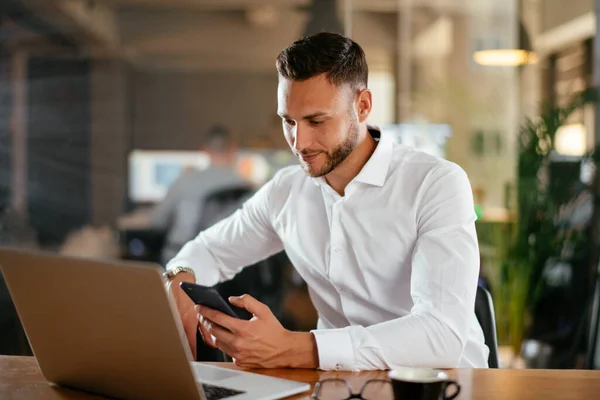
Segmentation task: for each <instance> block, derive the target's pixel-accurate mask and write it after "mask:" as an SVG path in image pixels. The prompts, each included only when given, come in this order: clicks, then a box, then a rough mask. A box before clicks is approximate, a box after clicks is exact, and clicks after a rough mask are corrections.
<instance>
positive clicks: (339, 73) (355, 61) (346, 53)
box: [277, 32, 369, 88]
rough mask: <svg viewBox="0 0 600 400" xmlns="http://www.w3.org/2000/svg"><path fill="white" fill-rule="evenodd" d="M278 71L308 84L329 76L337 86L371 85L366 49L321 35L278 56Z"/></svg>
mask: <svg viewBox="0 0 600 400" xmlns="http://www.w3.org/2000/svg"><path fill="white" fill-rule="evenodd" d="M277 71H278V72H279V75H280V76H281V77H283V78H285V79H290V80H294V81H304V80H307V79H309V78H312V77H313V76H316V75H320V74H323V73H325V74H327V78H328V79H329V81H330V82H331V83H333V84H334V85H336V86H341V85H342V84H350V85H351V86H352V87H355V88H363V87H366V86H367V79H368V76H369V67H368V65H367V59H366V57H365V53H364V51H363V49H362V48H361V47H360V46H359V45H358V44H357V43H356V42H355V41H353V40H352V39H349V38H347V37H345V36H342V35H339V34H337V33H329V32H321V33H317V34H315V35H311V36H307V37H304V38H302V39H300V40H297V41H295V42H294V43H292V45H291V46H289V47H287V48H286V49H284V50H283V51H282V52H281V53H279V55H278V56H277Z"/></svg>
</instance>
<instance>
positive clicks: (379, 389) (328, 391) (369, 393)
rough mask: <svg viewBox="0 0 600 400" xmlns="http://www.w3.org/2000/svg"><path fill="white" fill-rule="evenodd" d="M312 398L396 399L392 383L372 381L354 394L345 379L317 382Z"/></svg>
mask: <svg viewBox="0 0 600 400" xmlns="http://www.w3.org/2000/svg"><path fill="white" fill-rule="evenodd" d="M311 397H312V398H313V399H315V400H348V399H362V400H375V399H382V400H383V399H393V398H394V396H393V391H392V383H391V382H390V381H386V380H383V379H371V380H369V381H367V382H365V384H364V385H363V386H362V388H361V389H360V392H358V393H355V392H353V391H352V388H351V387H350V384H349V383H348V382H347V381H345V380H343V379H325V380H322V381H320V382H317V384H316V385H315V389H314V390H313V393H312V396H311Z"/></svg>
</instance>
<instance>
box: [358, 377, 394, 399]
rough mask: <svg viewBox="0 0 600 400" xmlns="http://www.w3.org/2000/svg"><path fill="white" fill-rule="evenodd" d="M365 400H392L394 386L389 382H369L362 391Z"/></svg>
mask: <svg viewBox="0 0 600 400" xmlns="http://www.w3.org/2000/svg"><path fill="white" fill-rule="evenodd" d="M362 398H363V399H364V400H392V399H393V398H394V393H393V392H392V384H391V383H390V382H388V381H373V382H368V383H367V384H366V385H365V386H364V387H363V389H362Z"/></svg>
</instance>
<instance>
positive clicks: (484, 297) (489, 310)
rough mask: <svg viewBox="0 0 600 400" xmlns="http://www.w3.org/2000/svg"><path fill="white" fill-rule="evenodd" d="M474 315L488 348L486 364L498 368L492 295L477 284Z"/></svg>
mask: <svg viewBox="0 0 600 400" xmlns="http://www.w3.org/2000/svg"><path fill="white" fill-rule="evenodd" d="M475 316H477V320H478V321H479V324H480V325H481V328H482V330H483V336H484V339H485V344H486V345H487V346H488V347H489V349H490V354H489V357H488V366H489V367H490V368H498V366H499V361H498V340H497V338H496V317H495V315H494V303H493V301H492V295H491V294H490V292H488V291H487V290H486V289H485V288H483V287H481V286H477V294H476V295H475Z"/></svg>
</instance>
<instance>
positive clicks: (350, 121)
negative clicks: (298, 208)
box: [277, 74, 359, 177]
mask: <svg viewBox="0 0 600 400" xmlns="http://www.w3.org/2000/svg"><path fill="white" fill-rule="evenodd" d="M355 98H356V94H355V93H354V92H353V91H352V89H351V88H350V87H349V86H347V85H343V86H341V87H337V86H335V85H333V84H332V83H331V82H329V81H328V80H327V77H326V75H325V74H321V75H317V76H315V77H312V78H310V79H308V80H306V81H302V82H298V81H293V80H288V79H285V78H282V77H280V78H279V86H278V90H277V102H278V108H277V114H279V116H280V117H281V119H282V120H283V132H284V134H285V138H286V140H287V142H288V144H289V145H290V147H291V149H292V151H293V152H294V154H296V155H297V156H298V158H299V159H300V163H301V164H302V167H303V168H304V170H305V171H306V173H307V174H308V175H310V176H312V177H319V176H324V175H327V174H328V173H330V172H331V171H333V170H334V169H335V168H336V167H337V166H338V165H340V164H341V163H342V162H343V161H344V160H345V159H346V157H348V155H349V154H350V153H351V152H352V151H353V150H354V148H355V147H356V143H357V138H358V129H359V128H358V118H357V114H356V111H355V109H354V108H355Z"/></svg>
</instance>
